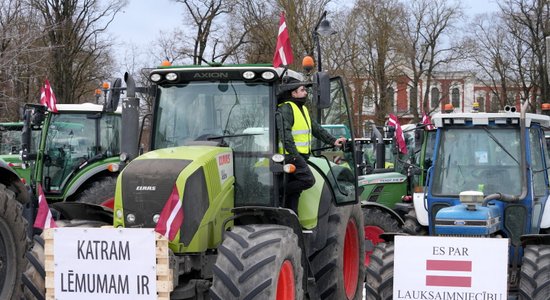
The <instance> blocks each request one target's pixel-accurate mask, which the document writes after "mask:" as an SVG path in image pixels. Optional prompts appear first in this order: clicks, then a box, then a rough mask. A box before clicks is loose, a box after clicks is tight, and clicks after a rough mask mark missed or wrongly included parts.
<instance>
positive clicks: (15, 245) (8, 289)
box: [0, 184, 29, 299]
mask: <svg viewBox="0 0 550 300" xmlns="http://www.w3.org/2000/svg"><path fill="white" fill-rule="evenodd" d="M22 210H23V208H22V206H21V204H20V203H19V202H17V200H15V194H14V193H13V192H12V191H10V190H8V189H7V188H6V186H5V185H3V184H0V299H20V298H21V296H22V292H23V290H22V288H21V287H22V276H21V274H23V271H24V270H25V265H26V260H25V253H26V252H27V248H28V245H29V242H28V238H27V220H26V219H25V218H24V217H23V214H22Z"/></svg>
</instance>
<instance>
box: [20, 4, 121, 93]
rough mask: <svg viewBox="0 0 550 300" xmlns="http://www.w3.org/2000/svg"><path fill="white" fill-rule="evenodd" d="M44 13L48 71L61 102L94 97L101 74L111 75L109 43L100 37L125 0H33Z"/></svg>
mask: <svg viewBox="0 0 550 300" xmlns="http://www.w3.org/2000/svg"><path fill="white" fill-rule="evenodd" d="M30 3H31V4H32V6H33V7H34V8H35V9H36V10H37V11H38V12H39V13H40V14H41V16H42V22H43V23H42V26H43V28H44V31H45V32H46V38H45V40H44V42H45V44H46V45H47V46H48V47H50V57H49V62H50V66H49V68H48V69H49V72H48V74H47V75H46V76H47V77H48V79H49V80H50V82H51V83H52V87H53V88H54V91H55V93H56V96H57V98H58V101H59V102H61V103H79V102H81V101H83V100H84V99H85V97H88V98H89V97H91V95H92V94H93V93H92V91H93V90H94V89H95V87H96V84H97V82H98V81H99V78H106V77H108V73H109V72H111V70H110V66H111V65H112V60H111V58H110V55H109V52H108V51H109V46H110V45H109V43H108V42H107V41H105V40H103V39H102V38H101V34H102V33H104V32H105V30H106V29H107V27H108V26H109V24H110V23H111V22H112V21H113V19H114V17H115V16H116V14H117V13H118V12H119V11H120V10H121V8H122V7H123V6H125V5H126V0H111V1H100V0H63V1H62V0H47V1H42V0H30Z"/></svg>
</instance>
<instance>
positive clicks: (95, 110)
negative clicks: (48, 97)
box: [27, 103, 122, 201]
mask: <svg viewBox="0 0 550 300" xmlns="http://www.w3.org/2000/svg"><path fill="white" fill-rule="evenodd" d="M31 109H33V108H32V107H31ZM57 109H58V112H56V113H55V112H50V111H48V112H44V111H42V112H41V113H42V114H43V121H41V122H35V123H32V124H31V123H29V125H28V127H29V128H31V130H33V132H34V131H38V130H40V131H41V137H40V140H39V141H40V142H39V143H37V144H38V146H37V147H36V149H34V148H31V152H34V153H33V154H32V156H34V159H31V160H30V161H27V163H29V165H30V167H31V168H32V174H31V177H32V178H31V179H32V180H31V181H30V182H32V183H33V186H35V185H37V184H41V185H42V187H43V190H44V193H45V195H46V198H47V199H49V200H52V201H65V200H67V199H68V198H69V197H71V196H73V195H76V194H75V193H76V192H77V191H78V190H79V188H80V187H81V186H82V185H83V184H86V183H90V182H92V181H94V180H95V179H94V178H95V177H96V176H99V174H110V171H109V170H108V167H109V165H110V164H112V163H118V162H119V159H118V156H119V154H120V127H121V123H122V122H121V112H120V110H119V111H116V112H105V111H104V110H103V109H104V108H103V106H102V105H97V104H91V103H84V104H59V105H57ZM35 111H37V109H35ZM31 146H32V144H31ZM115 175H116V174H115Z"/></svg>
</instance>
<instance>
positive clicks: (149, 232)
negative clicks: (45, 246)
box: [53, 227, 157, 300]
mask: <svg viewBox="0 0 550 300" xmlns="http://www.w3.org/2000/svg"><path fill="white" fill-rule="evenodd" d="M53 237H54V247H53V248H54V249H53V250H54V285H55V299H57V300H64V299H67V300H68V299H79V300H88V299H90V300H92V299H93V300H97V299H117V300H124V299H128V300H130V299H131V300H145V299H156V298H157V286H156V284H157V282H156V254H155V232H154V230H153V229H145V228H144V229H137V228H135V229H134V228H124V229H120V228H75V227H73V228H67V227H64V228H56V229H54V233H53Z"/></svg>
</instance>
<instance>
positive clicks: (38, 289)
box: [23, 220, 109, 300]
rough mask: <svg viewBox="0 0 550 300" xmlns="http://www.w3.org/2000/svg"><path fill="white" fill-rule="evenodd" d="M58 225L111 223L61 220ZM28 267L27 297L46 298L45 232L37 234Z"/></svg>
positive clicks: (26, 271) (24, 281) (96, 225)
mask: <svg viewBox="0 0 550 300" xmlns="http://www.w3.org/2000/svg"><path fill="white" fill-rule="evenodd" d="M56 224H57V226H58V227H101V226H104V225H109V224H107V223H103V222H97V221H87V220H61V221H57V222H56ZM26 259H27V261H28V263H27V268H26V270H25V272H24V273H23V291H24V294H25V299H37V300H42V299H45V298H46V269H45V262H46V256H45V248H44V234H41V235H35V236H34V243H33V245H32V248H31V249H30V250H29V251H28V252H27V255H26Z"/></svg>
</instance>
